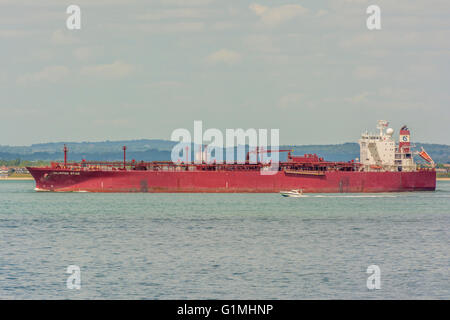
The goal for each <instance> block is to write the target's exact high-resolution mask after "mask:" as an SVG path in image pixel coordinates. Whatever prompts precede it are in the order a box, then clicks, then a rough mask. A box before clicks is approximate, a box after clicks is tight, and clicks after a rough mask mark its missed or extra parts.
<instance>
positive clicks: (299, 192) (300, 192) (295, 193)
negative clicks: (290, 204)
mask: <svg viewBox="0 0 450 320" xmlns="http://www.w3.org/2000/svg"><path fill="white" fill-rule="evenodd" d="M280 194H281V195H282V196H283V197H290V198H300V197H306V196H305V195H304V194H303V190H301V189H295V190H291V191H280Z"/></svg>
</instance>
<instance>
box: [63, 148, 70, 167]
mask: <svg viewBox="0 0 450 320" xmlns="http://www.w3.org/2000/svg"><path fill="white" fill-rule="evenodd" d="M63 150H64V168H66V167H67V151H69V149H67V146H66V145H64V149H63Z"/></svg>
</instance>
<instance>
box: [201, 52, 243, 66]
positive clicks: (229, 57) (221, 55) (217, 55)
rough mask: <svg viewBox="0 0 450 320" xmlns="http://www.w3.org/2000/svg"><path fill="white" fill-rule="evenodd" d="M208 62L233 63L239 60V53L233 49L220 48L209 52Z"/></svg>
mask: <svg viewBox="0 0 450 320" xmlns="http://www.w3.org/2000/svg"><path fill="white" fill-rule="evenodd" d="M206 59H207V61H208V62H209V63H226V64H229V65H231V64H235V63H238V62H239V61H241V55H240V54H239V53H238V52H236V51H233V50H228V49H221V50H219V51H216V52H214V53H212V54H210V55H209V56H208V57H207V58H206Z"/></svg>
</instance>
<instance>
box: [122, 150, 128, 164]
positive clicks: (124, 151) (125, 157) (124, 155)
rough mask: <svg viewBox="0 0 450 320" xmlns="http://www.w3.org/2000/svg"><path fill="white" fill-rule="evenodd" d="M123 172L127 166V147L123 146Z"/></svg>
mask: <svg viewBox="0 0 450 320" xmlns="http://www.w3.org/2000/svg"><path fill="white" fill-rule="evenodd" d="M122 149H123V170H125V167H126V164H127V146H123V147H122Z"/></svg>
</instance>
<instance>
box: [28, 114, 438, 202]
mask: <svg viewBox="0 0 450 320" xmlns="http://www.w3.org/2000/svg"><path fill="white" fill-rule="evenodd" d="M386 127H387V122H386V121H379V126H378V128H379V129H380V133H379V134H369V133H367V132H366V133H364V134H363V135H362V137H361V139H360V140H359V143H360V147H361V160H360V161H354V160H352V161H349V162H332V161H325V160H324V159H323V158H319V157H318V156H317V155H315V154H313V155H312V154H307V155H304V156H292V155H291V153H290V150H279V151H282V152H283V151H286V152H288V157H287V161H285V162H279V163H278V166H277V167H278V169H277V172H276V173H275V174H272V175H264V174H261V172H262V171H264V170H265V169H267V168H269V167H270V164H267V163H254V164H252V163H250V162H249V161H248V160H247V161H246V162H245V163H241V164H239V163H233V164H215V163H205V162H202V163H173V162H157V161H154V162H135V161H131V162H126V161H125V149H126V148H125V147H124V161H123V162H88V161H82V162H78V163H69V162H67V148H64V154H65V157H64V162H60V163H58V162H55V163H52V164H51V166H49V167H29V168H28V170H29V171H30V173H31V174H32V175H33V177H34V179H35V181H36V190H37V191H78V192H191V193H192V192H209V193H221V192H223V193H239V192H241V193H245V192H261V193H262V192H265V193H270V192H280V191H281V190H292V189H301V190H302V191H303V192H305V193H308V192H309V193H322V192H327V193H339V192H400V191H433V190H435V188H436V172H435V170H434V163H433V162H432V159H431V157H430V156H429V155H428V154H427V153H426V152H425V151H424V150H422V152H419V153H417V155H419V156H421V157H422V158H423V159H425V160H426V161H427V162H428V163H430V165H429V167H427V168H425V167H423V168H421V167H418V166H417V165H416V164H415V163H414V160H413V153H412V151H411V146H410V143H409V130H408V128H407V127H406V126H404V127H402V129H401V130H400V143H399V144H398V145H397V144H396V143H395V141H394V140H393V139H392V134H393V130H392V129H390V128H389V129H387V130H386V132H385V131H384V130H385V128H386ZM265 152H269V151H265ZM247 159H248V155H247Z"/></svg>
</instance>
